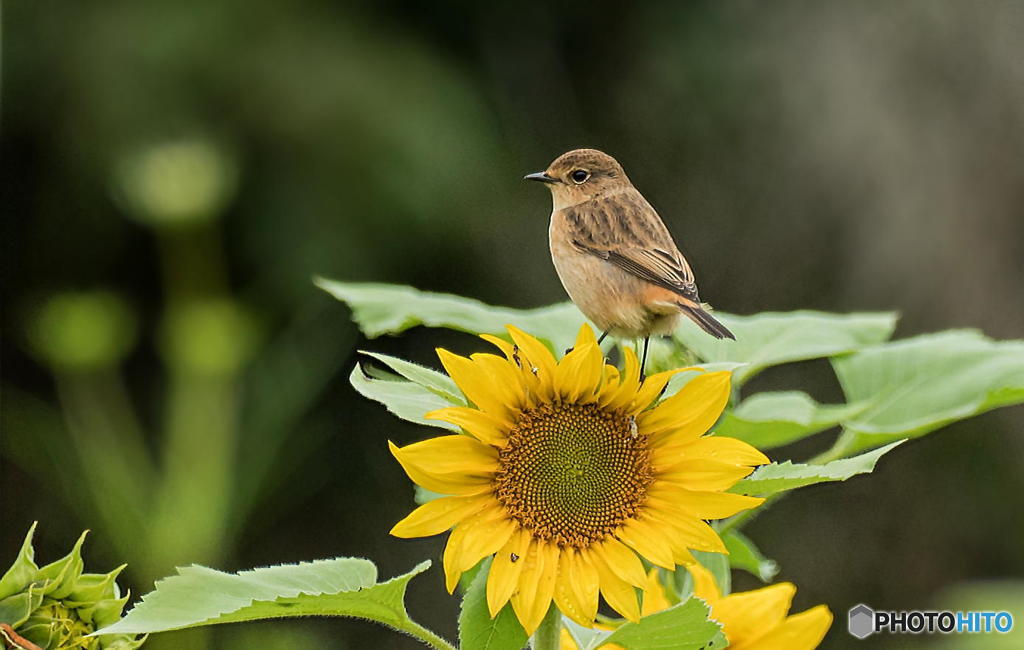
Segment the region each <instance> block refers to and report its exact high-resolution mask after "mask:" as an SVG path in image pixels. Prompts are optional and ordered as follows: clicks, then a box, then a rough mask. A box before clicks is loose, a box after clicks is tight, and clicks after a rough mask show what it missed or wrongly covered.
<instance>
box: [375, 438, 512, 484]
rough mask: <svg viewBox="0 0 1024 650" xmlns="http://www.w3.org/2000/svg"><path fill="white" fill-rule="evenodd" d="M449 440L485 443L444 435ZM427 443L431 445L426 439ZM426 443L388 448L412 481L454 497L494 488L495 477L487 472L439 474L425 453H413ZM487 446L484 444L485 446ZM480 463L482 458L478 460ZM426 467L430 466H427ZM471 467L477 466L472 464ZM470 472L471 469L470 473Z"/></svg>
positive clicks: (390, 445)
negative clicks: (457, 439) (416, 447)
mask: <svg viewBox="0 0 1024 650" xmlns="http://www.w3.org/2000/svg"><path fill="white" fill-rule="evenodd" d="M444 437H446V438H461V439H463V440H468V441H469V442H471V443H475V444H477V445H480V444H481V443H479V442H476V441H475V440H473V439H472V438H470V437H468V436H444ZM424 442H430V441H429V440H425V441H424ZM420 444H423V443H416V444H414V445H409V446H407V447H401V448H399V447H398V446H397V445H395V443H393V442H391V441H390V440H389V441H388V447H389V448H390V449H391V455H393V456H394V457H395V458H396V459H397V460H398V462H399V464H401V466H402V469H404V470H405V473H406V474H408V475H409V478H411V479H412V480H413V482H414V483H416V484H417V485H422V486H423V487H425V488H427V489H428V490H432V491H434V492H440V493H441V494H454V495H457V496H469V495H472V494H480V493H481V492H488V491H490V489H491V476H490V475H489V474H488V473H487V472H484V471H481V470H479V467H477V468H476V469H477V471H475V472H474V473H466V472H460V471H442V472H438V471H435V469H434V467H433V466H430V463H429V460H428V461H425V460H424V459H423V458H422V456H423V454H421V453H420V451H422V450H411V451H410V448H411V447H415V446H416V445H420ZM481 446H483V445H481ZM432 451H434V450H431V449H428V450H427V452H428V453H427V454H426V455H427V456H428V457H429V456H431V455H432V454H431V452H432ZM478 460H479V459H478ZM424 464H426V465H428V466H426V467H425V466H424ZM469 466H470V467H476V466H475V465H474V464H473V462H472V461H471V462H470V464H469ZM442 467H443V468H448V467H450V464H444V465H442ZM496 468H497V466H496V465H495V467H494V469H491V470H490V472H491V473H493V472H494V470H495V469H496ZM467 471H468V470H467Z"/></svg>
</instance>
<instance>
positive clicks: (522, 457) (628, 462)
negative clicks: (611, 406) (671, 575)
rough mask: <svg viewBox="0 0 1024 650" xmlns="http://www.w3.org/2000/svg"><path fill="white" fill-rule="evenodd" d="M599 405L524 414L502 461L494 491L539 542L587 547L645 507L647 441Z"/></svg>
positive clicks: (648, 468) (565, 406)
mask: <svg viewBox="0 0 1024 650" xmlns="http://www.w3.org/2000/svg"><path fill="white" fill-rule="evenodd" d="M635 431H636V429H635V426H634V425H632V422H631V420H630V418H628V417H627V416H625V415H622V414H620V413H614V412H609V411H605V410H603V409H601V408H600V407H598V406H596V405H593V404H586V405H579V404H550V405H544V406H540V407H538V408H535V409H532V410H529V411H525V412H524V413H522V415H520V417H519V420H518V422H517V423H516V425H515V427H513V428H512V430H511V432H510V433H509V441H508V445H507V446H506V447H505V448H504V449H502V450H501V452H500V453H499V455H498V464H499V469H498V473H497V475H496V476H495V479H494V480H495V493H496V494H497V497H498V500H499V501H500V502H501V503H502V505H504V506H505V508H506V509H507V510H508V511H509V513H511V515H512V516H513V517H514V518H515V519H516V520H517V521H518V522H519V523H520V524H522V525H523V526H524V527H526V528H527V529H529V530H530V531H532V532H533V535H534V536H535V537H537V538H539V539H543V540H550V541H554V542H555V543H557V544H559V545H560V546H566V545H568V546H574V547H576V548H585V547H587V546H589V545H590V544H592V543H594V542H597V541H600V540H602V539H604V537H605V536H606V535H608V534H610V533H611V532H612V531H614V530H615V529H616V528H617V527H618V526H619V525H620V524H622V522H624V521H625V520H626V519H629V518H630V517H632V516H633V515H634V513H635V512H636V511H637V508H638V507H639V506H640V504H642V503H643V501H644V497H645V494H646V490H647V486H648V485H650V483H651V479H652V476H651V464H650V454H649V453H648V450H647V439H646V437H645V436H636V435H635Z"/></svg>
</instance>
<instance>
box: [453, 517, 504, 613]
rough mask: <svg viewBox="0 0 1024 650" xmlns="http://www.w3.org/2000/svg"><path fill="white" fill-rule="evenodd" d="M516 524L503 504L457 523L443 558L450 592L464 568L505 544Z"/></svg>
mask: <svg viewBox="0 0 1024 650" xmlns="http://www.w3.org/2000/svg"><path fill="white" fill-rule="evenodd" d="M515 528H516V524H515V522H513V521H512V520H511V519H509V518H508V515H507V513H506V512H505V511H504V510H503V509H501V508H495V509H494V510H493V511H492V510H485V511H484V512H483V513H482V514H481V515H478V516H476V517H473V518H470V519H467V520H465V521H463V522H461V523H460V524H458V525H457V526H456V527H455V528H454V529H453V530H452V534H451V535H449V537H448V544H446V545H445V547H444V557H443V558H442V559H443V561H444V573H445V586H446V587H447V588H448V593H452V592H454V591H455V587H456V585H458V584H459V578H460V577H461V576H462V574H463V572H465V571H467V570H468V569H471V568H472V567H473V565H475V564H476V563H477V562H479V561H480V560H481V559H483V558H484V557H485V556H487V555H490V554H491V553H495V552H497V551H498V549H500V548H501V547H502V546H504V545H505V543H506V542H507V541H508V539H509V537H511V536H512V533H513V532H514V531H515Z"/></svg>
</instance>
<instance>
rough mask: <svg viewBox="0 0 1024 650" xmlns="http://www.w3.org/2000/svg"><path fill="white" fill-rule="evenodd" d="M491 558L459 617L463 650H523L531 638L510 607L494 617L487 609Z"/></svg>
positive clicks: (475, 581)
mask: <svg viewBox="0 0 1024 650" xmlns="http://www.w3.org/2000/svg"><path fill="white" fill-rule="evenodd" d="M491 561H492V560H491V558H487V559H486V560H484V562H483V565H482V566H481V567H480V570H479V571H478V572H477V574H476V577H475V578H473V582H472V583H470V585H469V589H468V590H466V595H465V596H464V597H463V598H462V612H461V613H460V614H459V647H460V648H461V649H462V650H519V649H520V648H522V647H523V646H524V645H526V641H527V638H528V637H527V635H526V631H525V630H524V629H523V626H522V625H520V624H519V620H518V619H517V618H516V615H515V612H513V611H512V607H511V606H510V605H508V604H506V605H505V607H503V608H502V610H501V611H500V612H498V615H497V616H495V617H494V618H491V614H490V611H489V610H488V608H487V574H488V573H489V572H490V568H491Z"/></svg>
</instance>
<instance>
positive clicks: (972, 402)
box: [832, 331, 1024, 451]
mask: <svg viewBox="0 0 1024 650" xmlns="http://www.w3.org/2000/svg"><path fill="white" fill-rule="evenodd" d="M832 363H833V366H834V367H835V371H836V375H837V376H838V377H839V382H840V384H841V385H842V387H843V391H844V392H845V393H846V396H847V399H848V400H849V401H851V402H861V401H863V402H865V403H867V404H868V406H867V408H866V409H865V410H863V411H862V412H860V413H858V414H857V415H855V416H854V417H852V418H850V419H848V420H847V421H845V422H844V423H843V424H844V427H845V428H846V429H847V430H848V431H851V432H853V434H854V436H853V440H852V444H851V445H850V446H848V447H847V450H848V451H857V450H861V449H867V448H870V447H875V446H877V445H880V444H884V443H886V442H889V441H891V440H893V439H895V438H913V437H917V436H922V435H925V434H926V433H930V432H932V431H935V430H936V429H938V428H940V427H942V426H945V425H946V424H949V423H950V422H953V421H956V420H961V419H964V418H968V417H971V416H973V415H977V414H979V413H984V412H985V411H989V410H991V409H994V408H998V407H1000V406H1007V405H1010V404H1020V403H1022V402H1024V341H1002V342H999V341H993V340H991V339H989V338H986V337H985V336H983V335H982V334H980V333H978V332H974V331H952V332H941V333H938V334H928V335H924V336H918V337H914V338H911V339H906V340H903V341H896V342H893V343H888V344H886V345H878V346H873V347H869V348H865V349H863V350H860V351H859V352H857V353H856V354H853V355H850V356H848V357H844V358H841V359H835V360H833V362H832Z"/></svg>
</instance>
